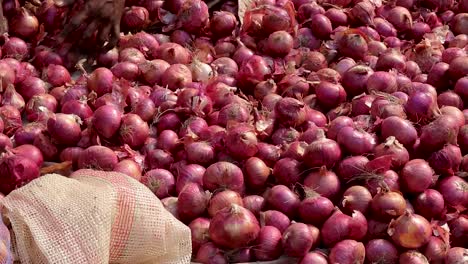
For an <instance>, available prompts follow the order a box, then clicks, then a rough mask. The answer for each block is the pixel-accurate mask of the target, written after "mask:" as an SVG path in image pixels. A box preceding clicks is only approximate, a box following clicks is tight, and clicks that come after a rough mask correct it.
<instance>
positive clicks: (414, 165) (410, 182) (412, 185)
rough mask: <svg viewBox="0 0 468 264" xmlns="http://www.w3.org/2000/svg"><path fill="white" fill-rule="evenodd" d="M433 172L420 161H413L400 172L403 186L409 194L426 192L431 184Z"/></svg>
mask: <svg viewBox="0 0 468 264" xmlns="http://www.w3.org/2000/svg"><path fill="white" fill-rule="evenodd" d="M433 175H434V171H433V170H432V168H431V167H430V166H429V164H428V163H427V162H426V161H424V160H422V159H413V160H410V161H409V162H408V163H406V164H405V166H404V167H403V169H402V170H401V180H402V183H403V186H404V187H405V188H406V190H407V191H409V192H415V193H420V192H423V191H424V190H426V189H427V188H428V187H429V186H430V185H431V184H432V182H433Z"/></svg>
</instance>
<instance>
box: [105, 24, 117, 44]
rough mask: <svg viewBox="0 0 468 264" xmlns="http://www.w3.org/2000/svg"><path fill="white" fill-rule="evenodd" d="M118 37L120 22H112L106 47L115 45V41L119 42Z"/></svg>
mask: <svg viewBox="0 0 468 264" xmlns="http://www.w3.org/2000/svg"><path fill="white" fill-rule="evenodd" d="M119 37H120V23H119V22H117V23H114V24H113V26H112V31H111V35H110V38H109V43H108V44H107V45H106V49H107V50H111V49H113V48H114V47H115V46H117V43H118V42H119Z"/></svg>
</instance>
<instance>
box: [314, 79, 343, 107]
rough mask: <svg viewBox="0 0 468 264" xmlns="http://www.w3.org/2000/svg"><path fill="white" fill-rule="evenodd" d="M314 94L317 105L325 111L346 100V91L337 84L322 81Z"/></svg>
mask: <svg viewBox="0 0 468 264" xmlns="http://www.w3.org/2000/svg"><path fill="white" fill-rule="evenodd" d="M315 92H316V94H317V100H318V102H319V104H320V105H322V106H323V107H326V108H327V109H330V108H333V107H336V106H338V105H339V104H340V103H342V102H344V101H345V100H346V91H345V89H344V88H343V87H342V86H341V85H339V84H333V83H329V82H326V81H322V82H320V84H319V85H318V86H317V88H316V89H315Z"/></svg>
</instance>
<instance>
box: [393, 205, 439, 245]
mask: <svg viewBox="0 0 468 264" xmlns="http://www.w3.org/2000/svg"><path fill="white" fill-rule="evenodd" d="M388 234H389V235H390V236H391V237H392V239H393V241H394V242H395V243H396V244H397V245H399V246H401V247H404V248H409V249H416V248H419V247H421V246H424V245H425V244H426V243H427V242H429V238H430V237H431V234H432V229H431V224H430V223H429V222H428V221H427V220H426V219H425V218H424V217H422V216H420V215H417V214H413V213H411V212H409V211H407V212H406V213H405V214H403V215H402V216H400V217H398V218H397V219H394V220H392V221H391V222H390V224H389V226H388Z"/></svg>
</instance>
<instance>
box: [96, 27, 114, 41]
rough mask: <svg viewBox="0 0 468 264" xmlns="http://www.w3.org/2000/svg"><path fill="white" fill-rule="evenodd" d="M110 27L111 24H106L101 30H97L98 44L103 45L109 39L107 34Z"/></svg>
mask: <svg viewBox="0 0 468 264" xmlns="http://www.w3.org/2000/svg"><path fill="white" fill-rule="evenodd" d="M111 29H112V25H111V24H107V25H106V26H104V27H102V28H101V30H99V34H98V39H97V41H98V43H99V45H103V44H104V43H105V42H106V41H107V40H108V39H109V34H110V31H111Z"/></svg>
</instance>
